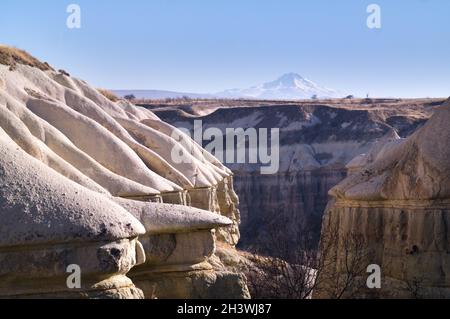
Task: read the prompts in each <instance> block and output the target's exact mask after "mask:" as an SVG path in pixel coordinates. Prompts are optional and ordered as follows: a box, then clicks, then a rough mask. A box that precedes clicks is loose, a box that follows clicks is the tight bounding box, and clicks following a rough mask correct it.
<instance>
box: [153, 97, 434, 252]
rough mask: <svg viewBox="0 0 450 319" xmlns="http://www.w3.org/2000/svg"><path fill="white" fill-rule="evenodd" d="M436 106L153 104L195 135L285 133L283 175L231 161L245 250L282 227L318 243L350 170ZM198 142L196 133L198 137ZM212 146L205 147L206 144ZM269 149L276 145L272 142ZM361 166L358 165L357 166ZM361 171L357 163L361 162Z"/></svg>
mask: <svg viewBox="0 0 450 319" xmlns="http://www.w3.org/2000/svg"><path fill="white" fill-rule="evenodd" d="M438 102H439V103H440V101H436V100H394V99H391V100H389V99H384V100H382V99H380V100H357V99H356V100H345V99H343V100H339V99H336V100H326V101H318V102H314V103H312V102H310V101H309V102H306V101H304V102H301V101H299V102H279V101H278V102H270V101H239V100H236V101H216V102H214V101H192V102H186V103H185V104H183V105H177V104H176V102H173V103H172V104H167V105H164V104H154V105H151V104H146V105H145V106H146V107H147V108H149V109H151V110H152V111H153V112H154V113H155V114H157V115H158V116H159V117H161V119H163V120H164V121H166V122H169V123H171V124H172V125H174V126H176V127H179V128H187V129H188V130H190V131H191V132H192V131H193V127H194V121H196V120H201V121H202V123H203V130H206V129H208V128H218V129H220V130H221V131H222V132H223V133H224V135H225V130H226V129H227V128H234V129H236V128H243V129H247V128H256V129H260V128H269V129H271V128H279V129H280V169H279V171H278V172H277V173H276V174H270V175H261V172H260V167H261V164H249V163H245V164H237V163H225V164H226V165H227V166H228V167H229V168H230V169H231V170H232V171H233V173H234V185H235V188H236V192H237V194H238V195H239V198H240V204H239V209H240V212H241V217H242V226H241V233H242V238H241V241H240V247H242V248H260V247H262V245H261V243H262V242H264V240H265V238H267V233H268V232H271V231H274V230H276V229H283V230H284V234H285V237H286V238H284V239H285V240H286V241H287V242H288V243H289V244H291V245H296V242H295V238H296V237H297V236H298V232H299V230H301V229H305V228H306V229H308V230H311V229H312V231H313V232H314V233H315V234H316V236H315V239H314V241H315V243H317V242H318V239H319V234H320V225H321V219H322V215H323V211H324V209H325V207H326V204H327V202H328V199H329V197H328V191H329V190H330V189H331V188H332V187H333V186H335V185H336V184H338V183H339V182H340V181H342V180H343V179H344V178H345V177H346V176H347V168H346V165H347V164H348V163H349V162H350V161H351V160H352V159H353V158H355V157H356V156H358V155H362V154H366V153H367V152H368V151H369V150H371V149H372V148H373V147H374V145H377V144H378V145H380V144H383V145H384V143H385V141H384V140H385V139H387V138H389V136H390V135H393V134H395V135H397V134H399V135H400V136H402V137H406V136H408V135H410V134H412V133H413V132H414V131H415V130H416V129H417V128H418V127H420V126H422V125H423V124H424V123H425V122H426V121H427V120H428V118H429V117H430V115H431V114H432V112H433V109H434V108H435V107H436V105H439V103H438ZM192 136H193V135H192ZM209 142H210V141H208V140H206V141H204V145H203V146H205V145H207V144H208V143H209ZM269 145H270V144H269ZM354 164H355V163H354ZM355 165H356V164H355Z"/></svg>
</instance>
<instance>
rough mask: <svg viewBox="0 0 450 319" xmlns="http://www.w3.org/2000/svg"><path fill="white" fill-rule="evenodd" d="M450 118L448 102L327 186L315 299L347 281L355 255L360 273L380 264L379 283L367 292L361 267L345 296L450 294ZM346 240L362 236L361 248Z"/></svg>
mask: <svg viewBox="0 0 450 319" xmlns="http://www.w3.org/2000/svg"><path fill="white" fill-rule="evenodd" d="M449 120H450V100H449V101H447V102H446V103H444V104H443V105H442V106H441V107H439V108H438V109H437V110H436V111H435V114H434V115H433V116H432V118H431V119H430V120H429V121H428V122H427V123H426V124H425V125H424V126H423V127H422V128H421V129H419V130H418V131H417V132H415V133H414V134H413V135H412V136H410V137H409V138H407V139H403V140H399V139H394V140H391V141H388V142H387V143H386V144H385V145H384V146H382V147H379V148H377V149H376V150H374V151H373V152H371V153H372V154H371V156H368V157H366V158H364V159H363V162H364V165H363V166H362V167H361V168H359V169H357V168H354V169H353V172H352V173H351V174H350V176H349V177H348V178H346V179H345V180H344V181H342V182H341V183H340V184H338V185H337V186H336V187H334V188H333V189H332V190H331V191H330V195H331V196H332V197H333V200H332V201H331V202H330V204H329V206H328V208H327V210H326V216H325V218H324V224H323V229H322V240H321V248H322V252H323V253H324V252H325V260H324V265H326V266H325V267H324V270H323V271H324V273H328V276H324V280H322V281H321V282H320V286H319V288H318V291H317V292H316V294H315V296H316V297H320V298H321V297H330V291H332V290H334V289H336V286H339V285H342V284H343V283H344V282H345V278H348V276H349V271H348V269H349V268H348V267H346V266H348V260H357V263H358V264H359V265H360V266H361V267H358V268H360V270H363V272H365V270H366V267H367V266H368V265H377V266H379V267H380V270H381V285H380V287H378V288H379V289H369V288H368V287H367V285H366V277H367V274H364V273H363V272H357V273H354V274H353V275H354V281H353V283H352V285H351V287H350V288H349V289H348V290H347V291H346V292H345V293H344V294H343V296H344V297H346V296H351V297H378V298H398V297H400V298H448V297H449V296H450V281H449V278H450V277H449V273H448V263H449V260H448V251H449V243H450V238H449V233H448V225H449V218H450V201H449V199H450V166H449V161H448V158H449V156H450V143H449V141H450V126H449V125H448V122H449ZM360 160H361V159H360ZM330 234H334V235H333V236H330ZM349 238H352V239H355V238H357V239H358V245H357V246H355V245H353V244H351V243H350V242H349V241H348V239H349ZM326 252H328V253H326ZM355 257H356V258H355ZM330 278H334V280H331V279H330Z"/></svg>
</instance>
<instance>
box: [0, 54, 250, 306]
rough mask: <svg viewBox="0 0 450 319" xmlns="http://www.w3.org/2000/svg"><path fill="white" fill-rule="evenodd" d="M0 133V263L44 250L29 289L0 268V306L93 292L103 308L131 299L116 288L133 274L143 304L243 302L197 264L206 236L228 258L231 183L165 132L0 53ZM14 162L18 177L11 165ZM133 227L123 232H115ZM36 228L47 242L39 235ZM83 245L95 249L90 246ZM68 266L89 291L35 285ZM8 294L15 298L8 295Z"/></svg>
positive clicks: (196, 150) (231, 285) (80, 84)
mask: <svg viewBox="0 0 450 319" xmlns="http://www.w3.org/2000/svg"><path fill="white" fill-rule="evenodd" d="M0 128H1V133H2V147H3V148H2V150H3V153H4V154H7V155H8V156H13V155H14V156H15V157H14V158H15V159H9V158H8V156H6V155H5V156H2V162H1V164H2V165H1V167H0V173H1V176H2V179H1V180H2V193H1V196H0V204H1V205H2V207H1V208H2V209H0V220H1V224H2V225H4V226H2V227H7V232H6V231H5V232H3V231H2V238H3V237H4V238H5V240H4V241H2V243H1V245H0V249H1V251H2V252H0V260H4V262H6V259H7V258H10V256H9V254H11V253H14V254H15V255H14V256H15V258H16V259H17V262H18V263H19V264H20V263H22V264H24V263H26V258H27V256H26V255H21V254H20V253H18V252H16V251H15V248H14V247H17V248H18V249H19V251H22V250H23V249H30V250H31V251H32V249H33V247H34V245H37V246H38V247H39V249H41V248H42V249H43V247H45V249H46V250H45V254H44V255H43V258H42V260H41V261H40V262H39V263H38V264H39V267H40V268H39V271H36V274H34V273H33V272H31V273H32V274H33V276H34V277H33V278H31V279H30V280H28V279H27V275H26V273H24V272H26V271H25V268H20V267H19V268H18V269H17V270H15V269H13V267H12V265H11V264H8V263H4V264H2V265H0V270H1V272H2V275H4V276H5V278H11V279H10V280H9V281H8V285H9V286H8V287H5V288H4V289H6V290H3V292H0V294H6V295H11V296H13V297H14V296H16V297H26V296H35V295H36V296H47V294H49V292H50V291H52V290H54V291H61V294H59V293H58V292H57V293H56V296H57V297H66V296H69V297H77V296H86V297H90V296H91V294H90V291H91V290H92V289H94V288H92V287H95V289H94V290H95V291H97V290H99V291H100V292H99V293H98V294H99V295H100V296H101V297H108V296H109V295H110V294H109V291H113V292H112V293H111V296H112V297H142V296H143V295H142V292H141V291H140V290H139V289H136V288H134V286H133V283H132V282H131V281H130V280H129V279H128V278H127V277H125V275H126V273H127V272H129V271H130V269H131V268H132V267H133V266H134V265H136V264H142V265H141V266H140V267H139V268H138V269H136V270H134V269H133V270H132V272H130V273H129V274H128V277H132V278H133V280H135V281H136V282H138V283H139V285H141V286H139V285H138V288H140V289H142V290H143V292H144V294H145V297H147V298H154V297H157V298H170V297H176V298H207V297H220V296H223V297H235V298H239V297H241V298H242V297H244V298H245V297H248V291H247V288H246V286H245V278H244V277H243V276H242V275H240V274H233V273H226V272H220V271H215V270H213V269H212V267H211V266H210V264H209V262H208V260H209V258H210V257H211V256H212V255H213V254H214V250H215V241H216V235H215V234H216V229H217V234H218V235H219V236H218V238H219V239H220V240H222V241H224V243H225V244H226V245H228V247H230V248H232V246H234V245H235V244H236V243H237V241H238V240H239V232H238V223H239V214H238V211H237V209H236V203H237V197H236V195H235V193H234V192H233V190H232V186H231V185H232V182H231V179H232V176H231V173H230V171H229V170H228V169H226V168H225V167H223V165H222V164H220V163H219V162H218V161H217V160H215V159H214V158H213V157H212V156H211V155H210V154H207V153H205V152H203V150H202V149H201V148H200V147H199V146H198V145H195V143H194V142H193V141H192V140H191V139H189V138H187V137H180V139H179V140H177V139H174V138H173V137H172V134H171V132H172V131H173V130H174V128H173V127H171V126H170V125H168V124H167V123H164V122H162V121H161V120H159V119H158V117H157V116H155V115H154V114H153V113H152V112H150V111H148V110H146V109H144V108H140V107H135V106H134V105H131V104H129V103H128V102H125V101H119V102H117V103H114V102H112V101H110V100H108V99H107V98H106V97H104V96H103V95H102V94H100V93H99V92H98V91H97V90H96V89H93V88H91V87H90V86H89V85H88V84H87V83H85V82H84V81H81V80H78V79H75V78H72V77H70V76H69V75H68V74H67V73H66V72H56V71H54V70H53V69H52V68H51V67H50V66H49V65H48V64H43V63H40V62H39V61H36V60H35V59H33V58H32V57H31V56H29V55H27V54H26V53H24V52H21V51H18V50H16V49H11V48H7V47H1V46H0ZM173 147H179V148H181V149H182V150H183V152H184V154H185V156H187V157H189V161H188V162H186V163H182V164H179V163H177V162H176V161H174V160H173V159H172V157H171V154H170V150H171V149H172V148H173ZM11 149H13V150H14V152H12V151H11ZM16 160H17V161H18V163H19V164H20V165H22V166H20V165H14V162H15V161H16ZM47 176H50V177H47ZM31 179H32V180H33V181H34V183H35V184H36V187H38V186H39V187H40V186H41V185H44V186H42V187H41V188H39V189H37V188H36V189H34V188H33V187H30V186H29V185H30V184H31ZM27 180H30V181H29V183H28V184H26V185H25V184H23V183H26V181H27ZM28 192H32V194H31V195H30V196H28ZM35 201H36V203H35ZM114 202H116V203H117V204H114ZM151 202H154V203H153V204H152V203H151ZM162 203H172V204H179V205H183V206H178V205H176V206H174V205H172V206H170V205H165V204H162ZM188 206H194V207H198V208H203V209H205V210H201V209H194V208H190V207H188ZM206 210H209V212H208V211H206ZM55 213H57V215H58V216H56V217H55V218H56V219H52V218H53V216H54V214H55ZM22 214H25V216H26V218H27V219H24V218H21V216H22ZM221 214H223V215H224V216H221ZM133 215H134V216H135V217H133ZM118 216H121V218H122V219H120V218H119V217H118ZM225 216H226V217H225ZM228 217H229V218H228ZM133 223H135V224H136V225H135V226H134V227H132V228H130V230H127V232H125V231H122V232H117V231H116V230H115V229H116V228H117V227H119V229H120V227H131V226H133V225H134V224H133ZM97 224H98V225H97ZM5 225H6V226H5ZM64 225H67V226H66V227H63V226H64ZM124 225H125V226H124ZM44 226H45V227H44ZM42 227H44V229H46V230H47V232H40V229H41V228H42ZM221 228H223V229H221ZM34 229H37V230H36V236H32V234H33V232H34ZM97 229H100V231H101V232H100V234H98V235H97ZM21 231H24V232H25V231H26V232H30V234H31V235H28V236H26V235H24V234H22V233H21ZM115 231H116V233H114V232H115ZM111 232H112V233H113V235H109V234H110V233H111ZM139 235H140V236H139ZM24 236H25V239H26V240H22V237H24ZM138 236H139V238H140V239H139V240H141V241H142V244H143V246H142V245H141V244H140V243H139V242H138V241H137V237H138ZM94 239H95V240H97V241H99V242H100V243H101V245H104V246H105V248H102V247H103V246H101V247H97V246H95V245H93V244H92V243H91V242H92V241H93V240H94ZM79 241H81V242H82V243H83V242H86V243H85V244H84V245H85V246H89V245H91V246H92V245H93V246H92V249H91V248H86V254H88V255H86V256H85V255H83V254H81V253H80V252H78V250H77V249H78V248H77V247H79V246H80V244H78V242H79ZM43 245H44V246H43ZM55 245H56V246H55ZM73 245H75V247H72V246H73ZM115 246H117V247H115ZM89 247H90V246H89ZM142 247H144V250H145V252H144V251H143V250H142ZM88 249H91V250H92V252H90V250H88ZM66 251H67V252H66ZM103 251H106V252H105V253H103ZM108 252H112V257H111V258H113V262H116V263H117V266H116V268H114V269H113V268H111V269H112V270H110V269H109V268H108V267H109V266H108V264H107V263H108V260H107V258H109V257H108V256H107V255H106V256H103V254H107V253H108ZM135 252H137V254H136V253H135ZM89 254H91V255H92V256H91V255H89ZM95 254H97V255H95ZM137 255H139V256H138V257H139V258H138V257H136V256H137ZM104 259H105V260H104ZM145 260H146V261H145ZM96 262H97V263H100V264H96ZM68 263H70V264H80V266H81V267H82V271H83V273H88V274H89V285H90V286H88V287H85V286H83V290H75V291H74V290H68V289H67V287H66V285H65V281H61V280H59V279H58V280H59V281H57V282H55V283H54V284H53V283H52V285H53V286H52V287H50V286H48V287H47V286H46V285H43V286H42V287H39V285H36V283H37V282H41V281H43V282H46V278H53V277H55V278H56V276H63V273H62V270H63V267H66V266H67V264H68ZM86 263H88V264H87V265H85V264H86ZM56 265H58V266H56ZM27 266H28V267H31V268H33V267H35V264H34V263H30V264H29V265H27ZM107 266H108V267H107ZM24 267H25V266H24ZM31 268H30V269H31ZM55 269H58V273H57V274H56V273H53V272H54V271H55ZM91 274H92V275H91ZM97 274H98V275H97ZM22 276H23V278H22ZM30 276H31V275H30ZM96 276H97V277H99V278H100V277H101V279H102V280H103V279H105V280H107V281H106V282H104V281H102V280H100V279H98V280H97V277H96ZM61 278H63V277H61ZM108 278H109V279H108ZM83 279H86V278H83ZM91 279H92V280H91ZM116 279H117V283H116ZM194 279H195V282H196V284H195V289H194V288H193V287H192V284H191V281H192V280H194ZM52 280H53V279H52ZM55 280H56V279H55ZM96 280H97V281H98V282H97V281H96ZM85 282H87V281H85ZM49 284H50V283H49ZM14 285H16V286H17V287H22V288H23V289H22V288H20V289H19V288H18V289H17V290H14V289H12V288H11V287H13V286H14ZM114 285H116V286H117V287H116V286H114ZM121 285H122V286H123V287H124V288H123V289H122V286H121ZM114 287H116V288H117V289H116V288H114ZM8 289H9V290H8ZM114 289H115V290H114ZM124 289H128V290H126V291H125V290H124ZM102 290H103V291H104V292H101V291H102ZM122 290H123V291H125V292H122Z"/></svg>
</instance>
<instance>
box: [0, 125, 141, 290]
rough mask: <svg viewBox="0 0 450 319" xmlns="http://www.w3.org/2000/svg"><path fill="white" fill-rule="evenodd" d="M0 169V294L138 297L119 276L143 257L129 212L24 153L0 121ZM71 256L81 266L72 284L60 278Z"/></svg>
mask: <svg viewBox="0 0 450 319" xmlns="http://www.w3.org/2000/svg"><path fill="white" fill-rule="evenodd" d="M0 176H1V178H0V219H1V224H0V234H1V235H0V273H1V276H2V278H3V279H2V281H1V283H0V296H1V297H2V298H14V297H24V298H49V297H59V298H63V297H64V298H86V297H90V298H93V297H96V298H98V297H100V298H130V297H132V298H139V297H143V294H142V292H141V291H140V290H139V289H137V288H136V287H135V286H134V285H133V283H132V282H131V280H130V279H128V278H127V277H126V273H127V272H128V271H129V270H130V269H131V268H132V267H133V266H134V265H136V264H140V263H143V262H144V260H145V257H144V258H138V256H139V255H142V253H141V252H140V251H141V250H142V248H141V246H140V244H138V243H137V237H138V236H139V235H142V234H144V233H145V230H144V227H143V226H142V225H141V223H140V222H139V221H138V220H137V219H136V218H135V217H133V216H132V215H131V214H129V213H128V212H127V211H125V209H123V208H121V207H120V206H119V205H117V204H115V203H114V202H112V201H110V200H108V199H107V198H106V197H104V196H103V195H101V194H99V193H97V192H94V191H91V190H89V189H87V188H85V187H82V186H80V185H79V184H76V183H75V182H72V181H70V180H68V179H67V178H65V177H63V176H61V175H60V174H58V173H57V172H55V171H53V170H52V169H50V168H48V167H46V166H45V165H43V164H42V163H41V162H39V161H38V160H36V159H34V158H33V157H31V156H30V155H28V154H26V153H25V152H24V151H23V150H22V149H20V147H19V146H18V145H17V144H16V143H15V142H14V141H13V140H12V139H11V138H10V137H9V136H8V135H7V134H6V133H5V131H4V130H3V129H1V128H0ZM43 194H45V195H44V196H43ZM72 264H76V265H78V266H79V267H80V268H81V269H82V277H81V288H80V289H69V287H68V286H67V284H66V278H67V276H68V274H67V267H68V266H69V265H72Z"/></svg>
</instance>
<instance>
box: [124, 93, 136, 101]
mask: <svg viewBox="0 0 450 319" xmlns="http://www.w3.org/2000/svg"><path fill="white" fill-rule="evenodd" d="M123 98H124V99H125V100H127V101H134V100H136V97H135V96H134V94H128V95H125V96H124V97H123Z"/></svg>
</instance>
